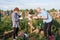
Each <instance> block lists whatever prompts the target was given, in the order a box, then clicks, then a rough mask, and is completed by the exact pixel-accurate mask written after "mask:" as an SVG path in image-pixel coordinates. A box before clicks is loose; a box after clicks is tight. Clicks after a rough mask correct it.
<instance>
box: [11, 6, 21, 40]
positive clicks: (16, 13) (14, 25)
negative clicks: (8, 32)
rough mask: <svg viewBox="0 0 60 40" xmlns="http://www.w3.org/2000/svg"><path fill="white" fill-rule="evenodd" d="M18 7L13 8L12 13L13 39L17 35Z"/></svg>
mask: <svg viewBox="0 0 60 40" xmlns="http://www.w3.org/2000/svg"><path fill="white" fill-rule="evenodd" d="M18 13H19V8H17V7H16V8H15V9H14V10H13V13H12V24H13V28H14V34H13V38H14V39H13V40H16V38H17V36H18V34H17V33H18V29H19V17H20V16H19V15H18Z"/></svg>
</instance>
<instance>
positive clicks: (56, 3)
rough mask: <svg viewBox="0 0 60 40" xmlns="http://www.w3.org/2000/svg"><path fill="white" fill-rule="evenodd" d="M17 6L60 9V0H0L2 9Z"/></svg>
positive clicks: (21, 7) (22, 7)
mask: <svg viewBox="0 0 60 40" xmlns="http://www.w3.org/2000/svg"><path fill="white" fill-rule="evenodd" d="M15 7H19V8H20V9H31V8H32V9H36V8H37V7H40V8H42V9H43V8H45V9H47V10H48V9H52V8H55V9H60V0H0V9H3V10H8V9H9V10H11V9H14V8H15Z"/></svg>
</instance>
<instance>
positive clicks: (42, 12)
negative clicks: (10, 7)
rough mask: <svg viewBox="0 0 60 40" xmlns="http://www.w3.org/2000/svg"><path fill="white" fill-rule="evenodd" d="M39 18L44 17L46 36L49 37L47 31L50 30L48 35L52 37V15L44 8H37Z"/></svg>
mask: <svg viewBox="0 0 60 40" xmlns="http://www.w3.org/2000/svg"><path fill="white" fill-rule="evenodd" d="M37 12H38V15H37V18H39V19H42V20H43V23H44V36H45V37H47V32H48V37H51V35H52V34H51V26H52V17H51V15H50V14H49V13H48V12H47V11H45V10H42V9H41V8H37Z"/></svg>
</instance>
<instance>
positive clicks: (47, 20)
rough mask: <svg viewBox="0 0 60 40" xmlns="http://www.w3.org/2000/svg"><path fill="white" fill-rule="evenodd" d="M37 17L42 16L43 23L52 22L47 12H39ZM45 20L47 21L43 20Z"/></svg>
mask: <svg viewBox="0 0 60 40" xmlns="http://www.w3.org/2000/svg"><path fill="white" fill-rule="evenodd" d="M38 16H42V18H43V23H49V22H51V21H52V17H51V15H50V14H49V13H48V12H47V11H44V10H43V11H41V13H39V14H38ZM44 18H47V19H44Z"/></svg>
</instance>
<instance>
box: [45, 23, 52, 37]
mask: <svg viewBox="0 0 60 40" xmlns="http://www.w3.org/2000/svg"><path fill="white" fill-rule="evenodd" d="M51 26H52V22H50V23H44V36H46V37H47V34H48V36H51Z"/></svg>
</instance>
